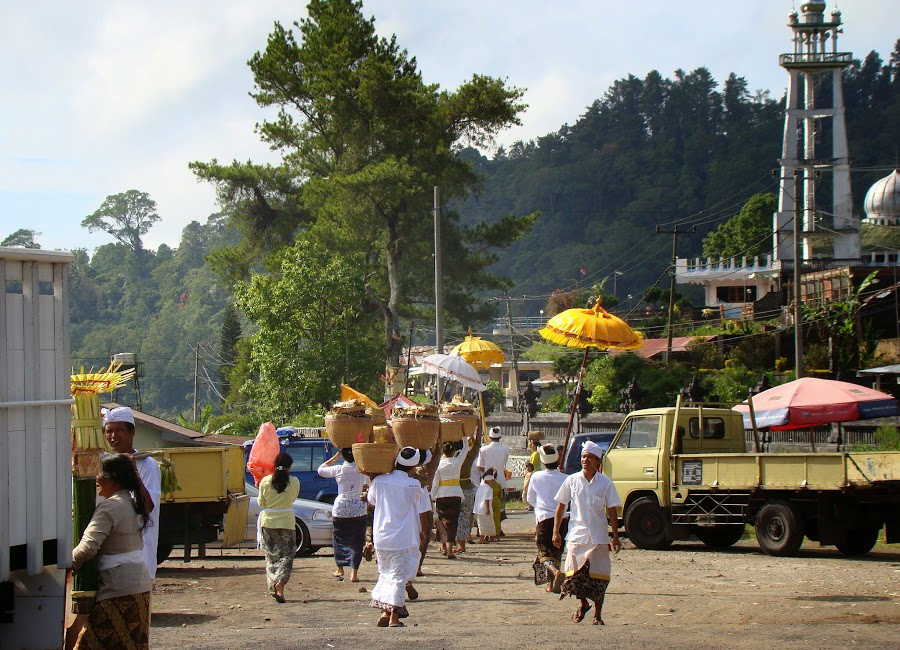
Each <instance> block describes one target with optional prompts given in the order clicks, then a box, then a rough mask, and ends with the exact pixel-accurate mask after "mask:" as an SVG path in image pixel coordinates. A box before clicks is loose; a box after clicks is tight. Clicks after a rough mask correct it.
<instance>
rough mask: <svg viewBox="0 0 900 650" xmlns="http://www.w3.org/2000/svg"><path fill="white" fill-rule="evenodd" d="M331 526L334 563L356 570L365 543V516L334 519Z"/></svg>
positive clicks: (360, 560)
mask: <svg viewBox="0 0 900 650" xmlns="http://www.w3.org/2000/svg"><path fill="white" fill-rule="evenodd" d="M332 525H333V532H332V546H333V548H334V563H335V564H336V565H337V566H341V567H343V566H348V567H351V568H353V569H358V568H359V565H360V563H361V562H362V550H363V545H364V544H365V543H366V516H365V515H363V516H362V517H335V518H334V519H333V520H332Z"/></svg>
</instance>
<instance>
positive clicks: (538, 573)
mask: <svg viewBox="0 0 900 650" xmlns="http://www.w3.org/2000/svg"><path fill="white" fill-rule="evenodd" d="M568 532H569V518H568V517H566V518H565V519H563V520H562V523H561V524H560V526H559V534H560V536H561V537H562V538H563V547H565V539H566V533H568ZM534 538H535V542H537V548H538V552H537V557H536V558H535V560H534V564H532V565H531V566H532V568H533V569H534V584H536V585H545V584H547V583H548V582H550V575H549V572H548V571H547V569H548V568H550V567H552V568H554V569H556V570H557V571H558V570H559V566H560V563H561V562H562V552H563V549H562V548H556V547H555V546H554V545H553V517H550V518H549V519H544V520H542V521H539V522H538V524H537V527H536V528H535V534H534Z"/></svg>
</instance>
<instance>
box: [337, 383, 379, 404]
mask: <svg viewBox="0 0 900 650" xmlns="http://www.w3.org/2000/svg"><path fill="white" fill-rule="evenodd" d="M348 399H358V400H359V401H360V402H363V403H365V405H366V406H371V407H372V408H376V409H377V408H378V404H376V403H375V402H373V401H372V400H371V399H369V398H368V397H366V396H365V395H363V394H362V393H360V392H359V391H358V390H356V389H355V388H350V387H349V386H348V385H347V384H341V401H342V402H346V401H347V400H348Z"/></svg>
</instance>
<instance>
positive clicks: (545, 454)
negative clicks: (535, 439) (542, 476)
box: [538, 445, 559, 465]
mask: <svg viewBox="0 0 900 650" xmlns="http://www.w3.org/2000/svg"><path fill="white" fill-rule="evenodd" d="M538 455H539V456H540V457H541V462H542V463H544V464H545V465H546V464H547V463H555V462H556V461H558V460H559V452H558V451H556V447H554V446H553V445H544V446H543V447H538Z"/></svg>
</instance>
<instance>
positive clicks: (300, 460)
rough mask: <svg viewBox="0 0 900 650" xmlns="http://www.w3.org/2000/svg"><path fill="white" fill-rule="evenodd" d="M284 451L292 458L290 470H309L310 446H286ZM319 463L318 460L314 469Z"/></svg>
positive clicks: (311, 463)
mask: <svg viewBox="0 0 900 650" xmlns="http://www.w3.org/2000/svg"><path fill="white" fill-rule="evenodd" d="M285 451H287V452H288V453H289V454H290V455H291V458H293V459H294V464H293V466H292V467H291V471H292V472H309V471H311V470H312V469H313V460H312V452H313V448H312V447H288V448H287V449H286V450H285ZM321 464H322V463H321V461H320V462H319V463H318V464H317V465H316V466H315V469H318V468H319V465H321Z"/></svg>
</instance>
